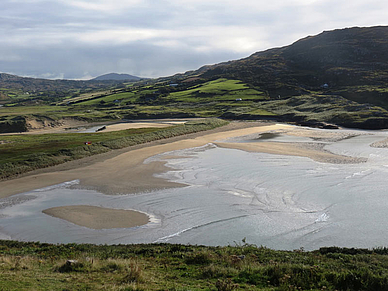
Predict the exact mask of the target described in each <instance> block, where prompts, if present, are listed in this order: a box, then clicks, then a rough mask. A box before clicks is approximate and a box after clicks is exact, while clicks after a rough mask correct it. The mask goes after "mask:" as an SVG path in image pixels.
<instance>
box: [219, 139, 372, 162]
mask: <svg viewBox="0 0 388 291" xmlns="http://www.w3.org/2000/svg"><path fill="white" fill-rule="evenodd" d="M215 144H216V145H217V146H219V147H224V148H230V149H239V150H244V151H248V152H261V153H267V154H274V155H286V156H298V157H307V158H310V159H312V160H314V161H317V162H322V163H331V164H355V163H363V162H365V161H366V159H364V158H357V157H348V156H342V155H336V154H333V153H330V152H328V151H325V150H323V145H320V144H308V143H284V142H256V143H225V142H224V143H223V142H218V143H215Z"/></svg>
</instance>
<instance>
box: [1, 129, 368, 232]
mask: <svg viewBox="0 0 388 291" xmlns="http://www.w3.org/2000/svg"><path fill="white" fill-rule="evenodd" d="M264 132H270V133H280V134H284V135H295V134H297V135H312V136H314V138H316V137H317V135H318V136H319V134H320V133H319V131H316V130H313V129H312V130H310V129H303V128H302V129H301V128H299V127H295V126H291V125H287V124H269V123H262V122H233V123H230V124H229V125H226V126H223V127H220V128H217V129H213V130H209V131H204V132H199V133H194V134H188V135H184V136H179V137H175V138H170V139H166V140H159V141H155V142H150V143H146V144H141V145H137V146H134V147H128V148H124V149H120V150H116V151H112V152H108V153H105V154H101V155H96V156H92V157H88V158H85V159H81V160H75V161H71V162H68V163H65V164H61V165H58V166H55V167H51V168H46V169H41V170H37V171H34V172H32V173H28V174H26V175H24V176H23V177H19V178H14V179H12V180H6V181H1V182H0V188H1V189H2V191H1V194H0V198H5V197H10V196H12V195H15V194H19V193H25V192H29V191H32V190H34V189H40V188H44V187H48V186H52V185H56V184H60V183H64V182H67V181H72V180H79V181H80V183H79V184H78V185H73V186H71V187H72V188H75V189H77V188H79V189H89V190H95V191H97V192H100V193H103V194H106V195H120V194H135V193H140V195H141V193H144V192H151V191H154V190H162V189H168V188H176V187H185V186H186V185H185V184H180V183H175V182H171V181H168V180H165V179H163V178H157V177H155V176H154V175H155V174H158V173H163V172H166V171H168V170H169V168H168V167H167V166H166V165H165V164H166V163H167V161H152V162H149V163H144V161H145V160H146V159H147V158H149V157H152V156H155V155H158V154H162V153H166V152H172V151H175V150H182V149H187V148H193V147H199V146H204V145H206V144H208V143H214V144H215V145H217V146H219V147H226V148H233V149H238V150H244V151H248V152H262V153H268V154H277V155H292V156H302V157H307V158H310V159H313V160H315V161H318V162H324V163H334V164H336V163H340V164H344V163H359V162H365V160H362V159H361V158H357V157H347V156H341V155H336V154H334V153H331V152H328V151H326V150H324V149H323V143H316V144H313V145H312V144H309V143H307V142H302V143H292V142H273V141H264V142H246V143H237V142H233V138H237V137H241V136H249V135H258V134H261V133H264ZM339 134H342V136H341V137H338V136H339ZM336 137H337V138H340V139H342V138H346V134H344V133H338V132H335V131H333V132H326V131H325V132H324V134H323V135H322V139H323V140H329V139H330V138H331V139H335V138H336ZM228 139H232V140H228ZM169 157H173V156H169ZM122 211H123V212H120V211H119V212H117V209H108V208H105V209H99V208H95V207H94V206H87V205H84V206H82V207H80V206H62V207H61V206H60V207H55V208H51V209H46V210H43V212H44V213H45V214H48V215H51V216H54V217H57V218H60V219H63V220H67V221H70V222H72V223H75V224H77V225H81V226H85V227H89V228H93V229H103V228H117V227H120V226H123V227H134V226H140V225H144V224H147V223H148V222H149V219H148V216H147V215H146V214H144V213H140V212H137V211H133V210H132V211H127V210H122ZM145 217H146V218H147V219H145ZM124 218H125V220H126V222H125V223H124V224H120V223H122V220H123V219H124ZM120 221H121V222H120Z"/></svg>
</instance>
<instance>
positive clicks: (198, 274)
mask: <svg viewBox="0 0 388 291" xmlns="http://www.w3.org/2000/svg"><path fill="white" fill-rule="evenodd" d="M387 255H388V251H387V249H385V248H384V249H374V250H367V249H346V248H336V247H332V248H321V249H319V250H317V251H313V252H305V251H303V250H295V251H275V250H270V249H267V248H265V247H256V246H254V245H249V244H246V243H245V242H243V243H242V244H236V245H235V246H226V247H205V246H189V245H170V244H156V245H155V244H154V245H116V246H107V245H101V246H96V245H88V244H67V245H62V244H58V245H52V244H46V243H32V242H31V243H23V242H15V241H0V282H1V288H2V290H222V291H225V290H352V291H354V290H371V291H372V290H373V291H379V290H387V289H388V271H387V270H388V256H387Z"/></svg>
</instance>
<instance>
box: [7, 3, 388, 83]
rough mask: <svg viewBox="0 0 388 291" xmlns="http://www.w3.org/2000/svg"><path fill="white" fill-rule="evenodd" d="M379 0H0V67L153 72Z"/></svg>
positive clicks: (348, 21) (243, 50)
mask: <svg viewBox="0 0 388 291" xmlns="http://www.w3.org/2000/svg"><path fill="white" fill-rule="evenodd" d="M387 9H388V2H384V1H380V0H371V1H368V2H366V1H365V0H353V1H347V0H346V1H345V0H337V1H333V0H272V1H263V0H256V1H253V0H242V1H235V0H233V1H232V0H212V1H209V0H206V1H204V0H184V1H178V0H153V1H150V0H109V1H108V0H93V1H91V0H90V1H89V0H2V1H1V3H0V10H1V11H2V13H1V15H0V39H1V46H0V55H1V57H0V70H1V71H3V72H14V73H16V74H19V75H34V76H48V77H49V78H51V77H50V76H52V77H58V76H59V77H60V76H63V77H65V78H75V79H79V78H85V77H87V76H97V75H99V74H103V73H107V72H118V73H130V74H134V75H140V76H144V77H157V76H165V75H168V74H174V73H176V72H184V71H186V70H192V69H196V68H198V67H200V66H202V65H205V64H212V63H217V62H221V61H228V60H231V59H238V58H242V57H246V56H248V55H250V54H252V53H254V52H256V51H260V50H264V49H268V48H271V47H278V46H284V45H288V44H291V43H292V42H294V41H296V40H297V39H299V38H301V37H305V36H307V35H314V34H318V33H320V32H321V31H323V30H330V29H335V28H342V27H351V26H372V25H382V24H386V15H385V14H386V13H385V11H387Z"/></svg>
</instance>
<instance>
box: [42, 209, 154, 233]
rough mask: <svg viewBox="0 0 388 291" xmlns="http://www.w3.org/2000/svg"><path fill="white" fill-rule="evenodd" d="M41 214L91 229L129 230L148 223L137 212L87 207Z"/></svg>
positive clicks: (47, 211) (146, 217)
mask: <svg viewBox="0 0 388 291" xmlns="http://www.w3.org/2000/svg"><path fill="white" fill-rule="evenodd" d="M43 213H45V214H47V215H50V216H54V217H57V218H61V219H64V220H67V221H69V222H72V223H74V224H77V225H80V226H85V227H88V228H93V229H112V228H129V227H135V226H141V225H144V224H147V223H148V222H149V219H148V216H147V215H146V214H144V213H140V212H137V211H133V210H123V209H110V208H103V207H97V206H89V205H74V206H63V207H53V208H49V209H46V210H43Z"/></svg>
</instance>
